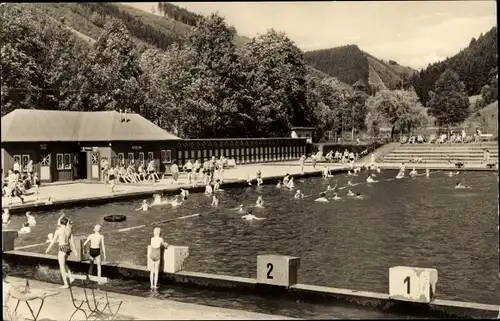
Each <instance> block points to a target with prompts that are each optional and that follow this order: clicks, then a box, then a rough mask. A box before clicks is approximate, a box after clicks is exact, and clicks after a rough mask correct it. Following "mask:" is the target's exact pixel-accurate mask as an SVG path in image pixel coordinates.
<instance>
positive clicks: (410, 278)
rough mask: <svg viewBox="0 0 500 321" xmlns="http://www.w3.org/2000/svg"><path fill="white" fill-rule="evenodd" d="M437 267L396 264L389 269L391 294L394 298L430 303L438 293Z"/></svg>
mask: <svg viewBox="0 0 500 321" xmlns="http://www.w3.org/2000/svg"><path fill="white" fill-rule="evenodd" d="M437 279H438V273H437V270H436V269H425V268H416V267H409V266H395V267H391V268H390V269H389V296H390V298H391V299H394V300H402V301H411V302H420V303H430V302H431V301H432V300H434V296H435V295H436V283H437Z"/></svg>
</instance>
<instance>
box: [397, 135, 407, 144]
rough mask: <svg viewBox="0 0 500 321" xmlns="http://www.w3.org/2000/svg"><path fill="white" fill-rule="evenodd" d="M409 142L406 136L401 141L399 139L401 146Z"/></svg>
mask: <svg viewBox="0 0 500 321" xmlns="http://www.w3.org/2000/svg"><path fill="white" fill-rule="evenodd" d="M407 142H408V138H407V137H406V136H402V137H401V138H400V139H399V143H400V144H406V143H407Z"/></svg>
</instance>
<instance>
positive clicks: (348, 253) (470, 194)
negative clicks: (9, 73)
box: [9, 170, 498, 304]
mask: <svg viewBox="0 0 500 321" xmlns="http://www.w3.org/2000/svg"><path fill="white" fill-rule="evenodd" d="M367 175H368V171H363V172H361V173H360V174H359V176H357V177H349V176H347V175H346V174H341V175H337V176H335V177H333V178H331V179H328V180H324V179H321V178H310V179H304V180H303V181H296V182H295V187H296V189H297V188H298V189H300V190H301V191H303V193H304V194H306V195H313V196H311V197H309V198H306V199H304V200H294V199H293V193H294V192H291V191H288V190H285V189H277V188H275V187H274V186H271V185H266V186H261V187H256V186H252V187H244V186H242V188H236V189H231V190H226V191H224V192H223V193H221V194H220V198H221V202H220V209H219V210H218V211H215V212H212V211H213V209H212V208H211V207H210V203H211V198H209V197H207V196H205V195H202V194H192V195H190V196H189V199H188V200H187V201H186V202H185V203H184V204H182V205H181V206H180V207H178V208H175V209H173V208H172V207H171V206H163V207H156V208H153V209H152V210H150V211H149V212H136V211H134V209H135V208H138V207H139V204H140V200H137V201H135V202H126V203H115V204H109V205H104V206H98V207H85V208H73V209H68V210H65V213H66V214H67V215H68V216H70V217H71V218H72V219H73V221H74V223H75V226H74V233H75V234H76V235H85V234H89V233H91V232H92V228H93V225H94V224H97V223H101V224H103V233H104V234H105V235H106V249H107V252H108V261H126V262H131V263H136V264H143V265H145V263H146V246H147V245H148V244H149V239H150V237H151V232H152V228H153V226H152V225H148V226H147V227H146V228H142V229H135V230H131V231H128V232H118V233H116V232H114V233H110V231H116V230H118V229H121V228H126V227H133V226H137V225H142V224H148V223H151V222H155V221H161V220H165V219H168V218H174V217H181V216H185V215H190V214H195V213H203V214H205V215H202V216H199V217H193V218H187V219H183V220H174V221H171V222H168V223H165V224H161V225H160V227H162V229H163V234H164V238H165V240H166V241H167V242H168V243H171V244H174V245H184V246H189V248H190V257H189V258H188V260H187V263H186V266H185V269H186V270H190V271H198V272H207V273H215V274H227V275H235V276H243V277H255V276H256V271H255V270H256V259H257V255H258V254H267V253H272V254H283V255H294V256H299V257H301V268H300V270H299V282H300V283H308V284H316V285H323V286H332V287H339V288H349V289H354V290H366V291H374V292H384V293H387V291H388V269H389V267H391V266H396V265H407V266H417V267H433V268H436V269H438V271H439V282H438V287H437V295H438V297H439V298H443V299H450V300H464V301H472V302H480V303H490V304H497V301H496V300H497V295H496V293H498V292H497V289H498V252H497V248H498V231H497V205H498V191H497V179H496V177H497V174H496V173H492V172H463V173H460V174H459V175H458V176H454V177H448V176H446V175H445V172H434V173H432V174H431V177H430V178H426V177H425V176H420V177H417V178H405V179H402V180H394V179H393V178H394V177H395V175H396V172H395V171H389V170H387V171H382V173H380V174H377V175H378V176H377V178H376V179H378V180H380V182H378V183H375V184H372V185H368V184H366V183H364V182H365V178H366V177H367ZM337 180H338V181H339V186H341V187H342V186H346V183H347V181H348V180H351V181H352V182H353V183H360V184H359V185H357V186H354V187H352V190H353V191H354V192H358V191H359V192H361V193H362V194H363V195H364V199H353V198H349V197H346V193H347V189H348V188H345V189H342V190H341V191H340V193H339V194H340V196H341V197H342V200H339V201H331V202H330V203H318V202H314V199H315V198H316V197H317V196H316V195H318V194H319V193H320V191H322V190H325V189H326V186H327V185H329V184H330V185H332V186H333V185H335V182H336V181H337ZM459 180H461V181H462V182H463V183H464V184H466V185H469V186H471V187H472V189H464V190H457V189H455V188H454V185H455V184H456V182H457V181H459ZM258 195H262V196H263V197H264V201H265V205H264V208H262V209H260V208H255V209H254V214H255V215H256V216H260V217H266V220H263V221H257V222H247V221H243V220H241V218H240V217H241V215H242V214H241V213H238V212H237V211H236V210H231V209H232V208H235V207H237V206H238V205H239V204H244V205H245V206H252V205H254V204H255V200H256V199H257V196H258ZM109 214H125V215H127V217H128V218H127V221H125V222H123V223H107V222H104V223H103V220H102V218H103V217H104V216H105V215H109ZM35 216H36V218H37V221H38V224H37V226H36V227H35V228H34V229H33V231H32V233H31V234H28V235H23V236H20V237H19V238H18V240H17V241H16V247H19V246H25V245H30V244H36V243H41V242H44V241H45V239H46V237H47V234H48V233H50V232H53V229H54V228H55V223H56V220H57V217H58V216H59V212H54V213H40V214H35ZM24 220H25V219H24V217H13V218H12V222H11V224H10V226H9V228H13V227H15V228H17V227H19V226H21V224H22V222H23V221H24ZM45 249H46V246H45V245H40V246H37V247H33V248H29V249H26V250H28V251H33V252H44V251H45Z"/></svg>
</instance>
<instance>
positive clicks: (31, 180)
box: [2, 169, 40, 204]
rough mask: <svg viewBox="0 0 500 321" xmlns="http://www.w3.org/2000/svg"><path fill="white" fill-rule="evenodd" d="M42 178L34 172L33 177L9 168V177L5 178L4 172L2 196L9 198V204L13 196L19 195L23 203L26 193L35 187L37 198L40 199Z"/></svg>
mask: <svg viewBox="0 0 500 321" xmlns="http://www.w3.org/2000/svg"><path fill="white" fill-rule="evenodd" d="M39 187H40V179H39V178H38V174H37V173H34V174H33V176H32V177H30V175H25V174H23V173H21V172H19V171H14V170H11V169H9V171H8V174H7V177H6V178H4V176H3V172H2V196H6V197H8V198H9V200H10V202H9V204H12V198H13V197H18V198H19V199H20V200H21V203H24V198H23V196H24V195H27V192H28V190H30V189H31V188H34V189H35V194H36V200H37V201H38V200H39V196H40V192H39Z"/></svg>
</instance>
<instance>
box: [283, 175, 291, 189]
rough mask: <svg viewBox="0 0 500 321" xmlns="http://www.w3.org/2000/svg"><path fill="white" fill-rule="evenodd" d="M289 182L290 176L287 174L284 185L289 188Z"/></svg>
mask: <svg viewBox="0 0 500 321" xmlns="http://www.w3.org/2000/svg"><path fill="white" fill-rule="evenodd" d="M289 180H290V174H288V173H287V174H286V175H285V177H283V185H285V186H287V185H288V181H289Z"/></svg>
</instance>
